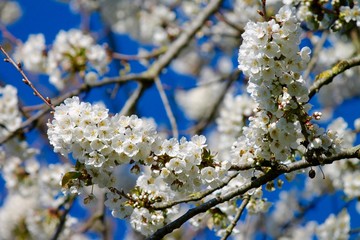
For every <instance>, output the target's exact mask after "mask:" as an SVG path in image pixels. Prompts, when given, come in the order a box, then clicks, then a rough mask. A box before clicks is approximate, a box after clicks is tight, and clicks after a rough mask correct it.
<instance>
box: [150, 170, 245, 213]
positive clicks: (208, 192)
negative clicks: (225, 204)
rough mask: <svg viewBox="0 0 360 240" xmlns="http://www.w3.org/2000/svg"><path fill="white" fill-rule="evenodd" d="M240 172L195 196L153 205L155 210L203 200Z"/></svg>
mask: <svg viewBox="0 0 360 240" xmlns="http://www.w3.org/2000/svg"><path fill="white" fill-rule="evenodd" d="M239 173H240V172H237V173H235V174H234V175H232V176H231V177H230V178H229V179H228V180H227V181H225V182H224V183H222V184H221V185H219V186H218V187H216V188H212V189H209V190H206V191H204V192H201V193H196V194H193V196H190V197H188V198H184V199H180V200H177V201H172V202H167V203H166V204H163V205H160V206H155V207H153V209H154V210H163V209H166V208H170V207H173V206H175V205H178V204H180V203H187V202H193V201H198V200H201V199H203V198H204V197H206V196H208V195H209V194H211V193H213V192H215V191H216V190H219V189H221V188H223V187H225V186H226V185H228V184H229V182H230V181H231V180H233V179H234V178H235V177H236V176H237V175H239Z"/></svg>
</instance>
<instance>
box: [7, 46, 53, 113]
mask: <svg viewBox="0 0 360 240" xmlns="http://www.w3.org/2000/svg"><path fill="white" fill-rule="evenodd" d="M0 50H1V51H2V52H3V54H4V55H5V56H6V58H5V59H4V61H5V62H9V63H11V64H12V65H13V66H14V67H15V68H16V70H18V72H19V73H20V74H21V76H22V77H23V79H22V81H23V82H24V83H25V84H26V85H28V86H29V87H31V89H32V90H33V91H34V95H35V96H37V97H39V98H40V99H41V100H42V101H43V102H44V103H45V104H46V105H48V106H49V107H50V108H51V109H52V110H55V107H54V106H53V105H52V103H51V100H50V98H48V97H46V98H45V97H44V96H43V95H42V94H41V93H40V92H39V91H38V90H37V89H36V88H35V86H34V85H33V84H32V82H31V81H30V80H29V79H28V77H27V76H26V74H25V72H24V71H23V69H22V66H21V63H15V61H14V60H13V59H12V58H11V57H10V55H9V54H8V53H7V52H6V51H5V49H4V48H3V47H2V46H1V45H0Z"/></svg>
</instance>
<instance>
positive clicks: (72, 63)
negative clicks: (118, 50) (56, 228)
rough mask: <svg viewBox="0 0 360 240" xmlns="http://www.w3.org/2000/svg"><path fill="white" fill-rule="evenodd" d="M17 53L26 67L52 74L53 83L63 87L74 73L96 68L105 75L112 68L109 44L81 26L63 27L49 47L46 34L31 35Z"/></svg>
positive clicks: (18, 58) (17, 49) (16, 56)
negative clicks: (78, 27)
mask: <svg viewBox="0 0 360 240" xmlns="http://www.w3.org/2000/svg"><path fill="white" fill-rule="evenodd" d="M14 56H15V58H16V59H17V60H18V61H22V62H23V64H24V68H25V69H27V70H29V71H33V72H36V73H45V74H48V75H49V76H50V83H52V84H53V85H54V86H56V87H57V88H58V89H59V90H61V89H63V88H64V87H65V86H66V80H67V81H69V79H71V77H72V75H71V74H75V73H81V74H82V75H84V74H85V72H88V71H96V72H97V73H98V74H100V75H103V74H104V73H106V72H107V71H108V67H107V65H108V64H109V62H110V57H109V56H108V54H107V52H106V49H105V47H104V46H101V45H98V44H96V43H95V41H94V39H93V37H91V36H90V35H88V34H84V33H83V32H81V31H80V30H77V29H70V30H69V31H63V30H61V31H60V32H59V33H58V35H57V36H56V38H55V40H54V42H53V44H52V47H51V49H49V50H47V48H46V45H45V38H44V35H43V34H34V35H30V36H29V38H28V40H27V41H26V42H25V43H24V44H22V45H20V46H19V47H17V48H16V51H15V53H14Z"/></svg>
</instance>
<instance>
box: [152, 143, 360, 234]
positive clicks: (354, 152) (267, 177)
mask: <svg viewBox="0 0 360 240" xmlns="http://www.w3.org/2000/svg"><path fill="white" fill-rule="evenodd" d="M354 157H356V158H358V159H359V158H360V145H357V146H355V147H352V148H348V149H344V150H342V151H341V152H340V153H338V154H335V155H334V156H331V157H327V158H322V159H319V161H318V162H319V163H315V162H307V161H304V160H301V161H297V162H294V163H291V164H289V165H284V164H279V165H275V166H273V168H271V169H270V170H269V171H268V172H267V173H265V174H263V175H261V176H259V177H258V178H256V179H255V180H253V181H248V182H246V183H244V185H242V186H241V187H239V188H238V189H236V190H234V191H232V192H229V193H227V194H225V195H222V196H217V197H215V198H213V199H211V200H209V201H207V202H205V203H203V204H201V205H200V206H198V207H195V208H192V209H189V210H188V211H187V212H186V213H185V214H183V215H182V216H180V217H179V218H177V219H176V220H174V221H173V222H171V223H169V224H167V225H166V226H164V227H162V228H160V229H158V230H157V231H156V232H155V233H154V234H153V235H151V236H150V237H149V238H148V239H149V240H154V239H161V238H163V237H164V236H165V235H166V234H169V233H171V232H172V231H174V230H175V229H177V228H179V227H181V225H182V224H184V223H185V222H186V221H188V220H189V219H190V218H192V217H194V216H196V215H198V214H199V213H203V212H206V211H207V210H209V209H210V208H212V207H214V206H216V205H218V204H220V203H223V202H226V201H229V200H231V199H232V198H234V197H236V196H241V195H243V194H245V193H246V192H247V191H249V190H250V189H253V188H258V187H260V186H262V185H264V184H266V183H267V182H269V181H272V180H274V179H276V178H277V177H278V176H280V175H282V174H284V173H290V172H294V171H297V170H300V169H305V168H308V167H310V166H317V165H320V164H331V163H333V162H334V161H337V160H341V159H345V158H354Z"/></svg>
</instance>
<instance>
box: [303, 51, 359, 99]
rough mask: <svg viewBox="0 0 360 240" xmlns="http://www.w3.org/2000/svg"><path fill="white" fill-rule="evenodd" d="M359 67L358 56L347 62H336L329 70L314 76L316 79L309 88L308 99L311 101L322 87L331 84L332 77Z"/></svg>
mask: <svg viewBox="0 0 360 240" xmlns="http://www.w3.org/2000/svg"><path fill="white" fill-rule="evenodd" d="M359 65H360V56H356V57H354V58H351V59H349V60H342V61H340V62H338V63H337V64H336V65H335V66H333V67H332V68H331V69H329V70H326V71H324V72H322V73H320V74H319V75H317V76H316V79H315V81H314V83H313V85H312V86H311V87H310V92H309V99H311V98H312V97H313V96H314V95H315V94H316V93H317V92H319V90H320V89H321V87H323V86H324V85H327V84H329V83H331V82H332V80H333V79H334V77H336V76H337V75H339V74H340V73H343V72H345V70H347V69H349V68H352V67H354V66H359Z"/></svg>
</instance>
